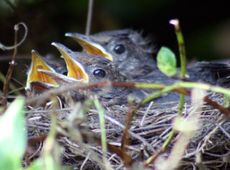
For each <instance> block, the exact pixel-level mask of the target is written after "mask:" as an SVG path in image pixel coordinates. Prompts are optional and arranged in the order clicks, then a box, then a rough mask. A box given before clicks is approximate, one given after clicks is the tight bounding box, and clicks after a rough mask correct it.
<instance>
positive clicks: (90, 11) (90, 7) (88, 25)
mask: <svg viewBox="0 0 230 170" xmlns="http://www.w3.org/2000/svg"><path fill="white" fill-rule="evenodd" d="M88 3H89V4H88V13H87V23H86V29H85V34H86V35H89V34H90V30H91V24H92V14H93V0H88Z"/></svg>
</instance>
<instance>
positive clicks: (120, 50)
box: [113, 44, 125, 54]
mask: <svg viewBox="0 0 230 170" xmlns="http://www.w3.org/2000/svg"><path fill="white" fill-rule="evenodd" d="M113 50H114V52H115V53H117V54H122V53H124V52H125V46H124V45H123V44H118V45H116V46H115V47H114V49H113Z"/></svg>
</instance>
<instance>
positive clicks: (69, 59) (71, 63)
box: [51, 42, 89, 83]
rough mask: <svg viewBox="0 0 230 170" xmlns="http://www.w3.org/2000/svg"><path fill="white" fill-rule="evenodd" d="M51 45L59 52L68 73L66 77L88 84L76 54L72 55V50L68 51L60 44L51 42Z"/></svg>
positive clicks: (86, 76) (87, 77)
mask: <svg viewBox="0 0 230 170" xmlns="http://www.w3.org/2000/svg"><path fill="white" fill-rule="evenodd" d="M51 44H52V45H53V46H55V47H56V48H57V49H58V50H59V52H60V53H61V55H62V57H63V58H64V60H65V63H66V67H67V71H68V74H67V77H69V78H73V79H75V80H79V81H82V82H84V83H88V82H89V76H88V74H87V73H86V71H85V69H84V67H83V66H82V64H81V63H80V62H78V61H77V56H76V53H74V52H73V51H72V50H70V49H69V48H67V47H66V46H64V45H63V44H61V43H56V42H53V43H51Z"/></svg>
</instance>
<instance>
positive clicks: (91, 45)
mask: <svg viewBox="0 0 230 170" xmlns="http://www.w3.org/2000/svg"><path fill="white" fill-rule="evenodd" d="M65 36H66V37H71V38H73V39H74V40H75V41H77V42H78V43H79V44H80V45H81V46H82V48H83V49H84V50H85V51H86V52H87V53H88V54H91V55H95V56H97V55H99V56H102V57H104V58H106V59H108V60H110V61H113V56H112V55H111V54H110V53H108V52H107V51H106V50H105V48H104V47H103V46H101V45H100V44H99V43H97V42H95V41H94V40H93V39H92V38H91V37H89V36H86V35H83V34H79V33H66V34H65Z"/></svg>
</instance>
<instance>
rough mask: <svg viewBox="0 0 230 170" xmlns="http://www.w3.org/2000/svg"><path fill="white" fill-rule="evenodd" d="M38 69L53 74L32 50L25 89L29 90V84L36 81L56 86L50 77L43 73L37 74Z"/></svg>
mask: <svg viewBox="0 0 230 170" xmlns="http://www.w3.org/2000/svg"><path fill="white" fill-rule="evenodd" d="M38 69H43V70H48V71H51V72H55V71H54V70H53V69H52V68H51V67H50V66H49V65H48V64H46V62H45V61H44V60H43V59H42V57H41V56H40V55H39V54H38V53H37V52H36V51H34V50H33V51H32V62H31V67H30V70H29V73H28V77H27V83H26V89H30V88H31V86H30V83H31V82H36V81H39V82H43V83H49V84H53V85H57V82H56V81H55V80H54V79H52V78H51V77H50V76H48V75H46V74H44V73H41V72H39V71H38Z"/></svg>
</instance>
